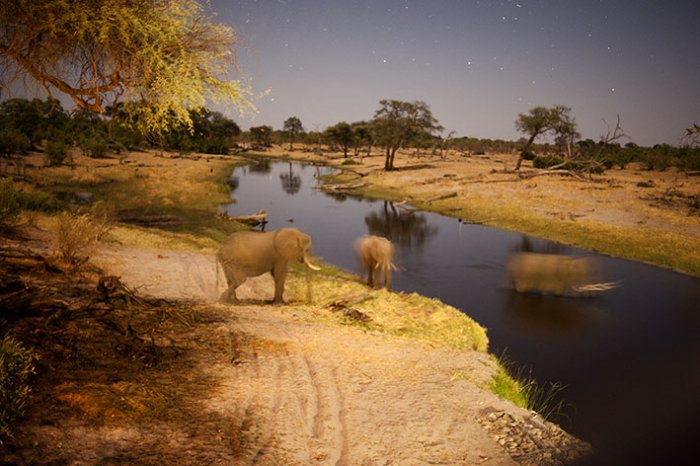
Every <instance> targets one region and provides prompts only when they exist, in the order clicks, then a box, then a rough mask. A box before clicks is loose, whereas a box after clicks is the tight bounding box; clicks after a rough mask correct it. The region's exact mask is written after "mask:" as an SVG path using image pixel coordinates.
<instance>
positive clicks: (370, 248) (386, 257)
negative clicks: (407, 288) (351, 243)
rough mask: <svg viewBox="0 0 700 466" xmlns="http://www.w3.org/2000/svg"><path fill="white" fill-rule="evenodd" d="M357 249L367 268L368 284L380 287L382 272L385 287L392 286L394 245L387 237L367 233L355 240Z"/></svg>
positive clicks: (364, 267)
mask: <svg viewBox="0 0 700 466" xmlns="http://www.w3.org/2000/svg"><path fill="white" fill-rule="evenodd" d="M355 251H356V252H357V254H358V256H359V258H360V261H361V262H362V268H363V270H367V285H368V286H370V287H373V288H374V287H375V286H377V287H380V286H381V285H380V282H381V278H382V273H383V274H384V287H385V288H386V289H387V290H388V289H389V288H390V287H391V269H394V270H396V266H395V265H394V263H393V261H394V245H393V244H392V243H391V241H389V240H388V239H386V238H383V237H381V236H374V235H365V236H362V237H360V238H358V239H357V240H355Z"/></svg>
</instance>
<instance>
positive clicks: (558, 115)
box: [515, 105, 578, 170]
mask: <svg viewBox="0 0 700 466" xmlns="http://www.w3.org/2000/svg"><path fill="white" fill-rule="evenodd" d="M570 111H571V109H570V108H569V107H566V106H564V105H557V106H555V107H552V108H546V107H534V108H531V109H530V111H529V112H528V113H519V114H518V119H517V120H515V128H516V129H517V130H518V131H520V132H522V133H525V134H527V135H529V139H528V140H527V142H526V143H525V146H524V147H523V149H522V151H521V152H520V157H518V161H517V163H516V165H515V169H516V170H519V169H520V165H521V164H522V161H523V158H524V157H525V154H526V153H527V151H528V150H529V149H530V147H531V146H532V143H533V142H534V141H535V139H537V138H538V137H540V136H543V135H545V134H546V133H549V132H553V133H555V134H557V136H559V137H562V138H564V140H565V141H567V142H571V141H572V140H573V138H575V137H576V136H578V133H577V132H576V121H575V120H574V119H573V118H571V117H570V116H569V112H570Z"/></svg>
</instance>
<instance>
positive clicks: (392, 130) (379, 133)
mask: <svg viewBox="0 0 700 466" xmlns="http://www.w3.org/2000/svg"><path fill="white" fill-rule="evenodd" d="M379 105H380V108H379V110H377V111H376V112H375V114H374V119H373V120H372V132H373V136H374V141H375V142H376V143H377V144H380V145H382V146H384V148H385V150H386V160H385V162H384V170H386V171H391V170H393V169H394V157H395V155H396V151H397V150H398V149H399V148H400V147H403V146H404V145H405V144H408V143H410V142H412V141H414V140H415V139H416V138H417V137H419V136H421V135H425V134H426V133H428V134H432V133H433V132H434V131H440V130H442V127H441V126H440V125H439V124H438V121H437V119H435V117H433V114H432V112H431V111H430V107H428V105H427V104H426V103H425V102H421V101H415V102H404V101H401V100H386V99H384V100H380V101H379Z"/></svg>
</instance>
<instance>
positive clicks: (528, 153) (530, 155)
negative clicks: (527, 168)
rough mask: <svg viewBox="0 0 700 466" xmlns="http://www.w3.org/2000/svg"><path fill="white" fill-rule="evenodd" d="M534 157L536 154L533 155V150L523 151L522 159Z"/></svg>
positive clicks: (532, 158) (533, 158)
mask: <svg viewBox="0 0 700 466" xmlns="http://www.w3.org/2000/svg"><path fill="white" fill-rule="evenodd" d="M535 157H537V156H536V155H535V153H534V152H530V151H527V152H523V160H535Z"/></svg>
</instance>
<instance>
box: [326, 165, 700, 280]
mask: <svg viewBox="0 0 700 466" xmlns="http://www.w3.org/2000/svg"><path fill="white" fill-rule="evenodd" d="M338 168H343V166H342V165H338ZM353 170H357V168H353ZM362 171H363V172H365V173H368V175H367V176H364V177H362V178H361V181H363V182H364V183H365V186H363V187H360V188H358V189H357V192H358V194H361V195H363V196H366V197H370V198H375V199H384V200H392V201H403V200H407V201H408V202H409V203H410V204H411V205H412V206H413V207H415V208H417V209H420V210H425V211H430V212H435V213H439V214H443V215H447V216H451V217H455V218H459V219H463V220H466V221H468V222H473V223H477V224H483V225H487V226H492V227H496V228H502V229H505V230H510V231H514V232H519V233H524V234H528V235H531V236H534V237H538V238H542V239H546V240H550V241H555V242H559V243H562V244H567V245H570V246H576V247H580V248H583V249H587V250H591V251H595V252H598V253H601V254H606V255H610V256H614V257H620V258H624V259H631V260H636V261H640V262H644V263H648V264H652V265H657V266H661V267H665V268H669V269H672V270H675V271H679V272H683V273H687V274H690V275H693V276H696V277H700V241H697V235H692V234H689V233H688V232H687V230H688V229H689V228H690V229H692V225H693V218H695V219H697V218H698V217H697V216H695V217H693V216H692V214H690V215H682V214H679V213H678V212H672V211H670V210H669V211H665V212H663V211H658V210H657V211H655V212H652V213H650V214H649V215H650V216H653V215H659V216H660V215H662V214H664V215H666V216H667V218H664V221H666V222H667V223H668V224H669V225H671V226H672V225H673V222H674V221H675V222H682V223H683V225H684V226H685V229H684V228H678V229H677V230H676V231H674V230H673V228H672V227H671V228H669V229H659V228H651V227H648V226H646V225H644V224H641V223H640V225H638V226H625V225H615V224H612V223H605V222H602V221H597V220H595V219H585V218H576V219H572V218H569V216H567V215H566V210H567V209H568V208H570V205H566V207H563V205H564V204H565V203H567V202H568V203H569V204H571V201H569V200H564V199H557V198H554V199H539V200H537V201H533V199H532V198H530V199H526V198H520V197H519V196H520V195H521V194H523V193H525V192H526V191H527V188H528V185H527V183H526V182H525V181H523V182H522V183H520V185H517V186H515V187H514V188H513V190H512V195H511V196H508V197H494V196H487V195H483V194H480V193H479V192H478V191H477V190H476V189H474V188H472V189H468V188H469V187H468V186H460V185H454V186H451V188H452V189H453V190H454V191H453V192H455V193H456V195H455V196H454V197H451V198H449V199H443V200H438V201H432V202H431V201H429V199H430V198H431V197H432V196H433V195H434V194H435V191H432V192H431V191H430V190H426V188H425V186H424V184H425V183H420V182H413V183H406V182H401V176H406V175H401V174H397V173H396V172H392V173H390V174H386V173H383V172H381V171H368V170H367V168H364V169H363V170H362ZM329 181H330V182H333V183H343V182H350V183H352V182H357V181H358V176H357V174H356V173H353V172H348V173H345V174H341V175H338V176H335V177H333V178H332V179H331V180H329ZM438 183H440V181H439V179H438ZM583 183H585V182H582V184H583ZM483 186H485V185H483ZM530 186H532V185H530ZM440 188H443V189H448V188H444V187H443V186H439V185H438V186H437V188H436V189H440ZM484 189H488V187H486V186H485V187H484ZM601 189H605V188H601ZM611 189H613V188H611ZM438 192H439V191H438ZM547 209H549V210H550V211H553V212H557V211H559V212H560V214H559V215H553V212H550V215H545V214H543V211H546V210H547ZM621 210H624V206H623V207H622V209H621ZM689 225H690V227H688V226H689ZM695 225H696V227H695V228H697V225H698V222H695Z"/></svg>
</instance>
